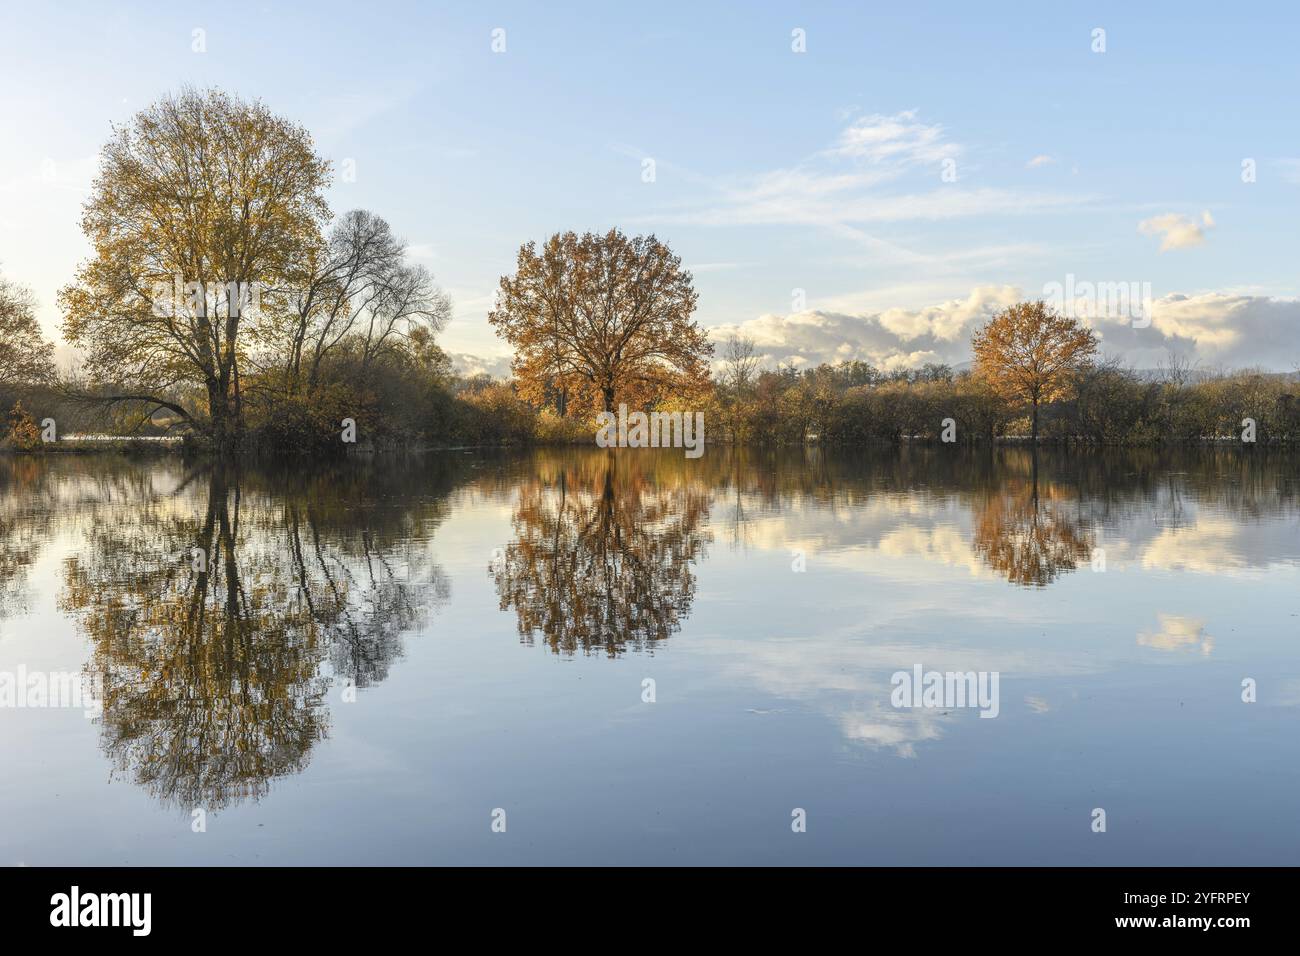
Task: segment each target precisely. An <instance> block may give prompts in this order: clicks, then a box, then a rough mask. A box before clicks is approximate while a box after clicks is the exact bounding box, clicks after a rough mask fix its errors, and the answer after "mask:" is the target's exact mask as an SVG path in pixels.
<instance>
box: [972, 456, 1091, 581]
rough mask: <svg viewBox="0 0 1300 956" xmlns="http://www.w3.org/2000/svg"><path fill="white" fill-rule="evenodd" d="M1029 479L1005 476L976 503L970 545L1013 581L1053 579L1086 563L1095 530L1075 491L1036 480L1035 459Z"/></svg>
mask: <svg viewBox="0 0 1300 956" xmlns="http://www.w3.org/2000/svg"><path fill="white" fill-rule="evenodd" d="M1032 469H1033V470H1032V475H1031V476H1030V477H1029V479H1028V480H1026V479H1024V478H1022V477H1015V476H1008V477H1007V478H1005V479H1004V480H1003V482H1002V483H1001V484H1000V485H999V486H998V487H997V488H996V489H995V490H991V491H990V492H988V493H987V494H985V495H984V496H983V497H982V499H981V501H980V503H978V504H977V505H976V515H975V531H974V548H975V551H976V553H977V554H979V555H980V557H982V558H983V559H984V561H985V562H986V563H987V564H988V565H989V567H991V568H992V569H993V570H994V571H997V572H998V573H999V574H1001V575H1004V576H1005V577H1006V578H1007V580H1008V581H1011V582H1012V583H1013V584H1023V585H1036V586H1039V587H1042V586H1045V585H1048V584H1051V583H1052V582H1053V581H1055V580H1056V579H1057V578H1058V577H1060V575H1061V574H1063V573H1065V572H1067V571H1073V570H1075V569H1076V568H1077V567H1078V566H1079V564H1080V562H1083V563H1087V561H1088V560H1089V558H1090V556H1091V554H1092V548H1093V545H1094V543H1095V540H1096V539H1095V536H1094V535H1093V532H1092V531H1091V529H1090V528H1088V527H1087V526H1086V525H1085V524H1084V523H1083V522H1082V521H1081V520H1080V517H1079V513H1078V509H1079V499H1078V496H1077V495H1075V494H1072V493H1071V492H1069V491H1068V490H1067V489H1066V488H1064V487H1063V486H1061V485H1057V484H1054V483H1052V482H1045V483H1040V482H1039V480H1038V462H1037V460H1035V461H1034V462H1033V465H1032Z"/></svg>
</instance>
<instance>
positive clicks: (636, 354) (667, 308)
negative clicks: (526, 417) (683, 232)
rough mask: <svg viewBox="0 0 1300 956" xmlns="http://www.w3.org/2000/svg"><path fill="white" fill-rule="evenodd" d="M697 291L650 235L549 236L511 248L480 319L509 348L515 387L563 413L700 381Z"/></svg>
mask: <svg viewBox="0 0 1300 956" xmlns="http://www.w3.org/2000/svg"><path fill="white" fill-rule="evenodd" d="M698 298H699V297H698V295H697V293H696V292H695V289H694V287H693V285H692V282H691V275H690V273H689V272H685V271H684V270H683V269H682V267H681V259H680V258H679V257H677V256H675V255H673V253H672V251H671V250H670V249H669V248H668V247H667V246H666V245H664V244H663V243H661V242H660V241H659V240H658V239H656V238H655V237H654V236H637V237H636V238H633V239H629V238H628V237H627V236H625V235H624V234H623V233H622V232H620V231H618V230H616V229H611V230H610V231H609V232H607V233H605V234H604V235H598V234H595V233H585V234H584V235H582V236H578V235H577V234H575V233H573V232H566V233H556V234H555V235H553V236H551V237H550V238H549V239H547V240H546V242H545V244H544V245H543V246H542V248H541V251H540V252H539V251H538V249H537V246H536V245H535V244H534V243H531V242H530V243H527V244H525V245H524V246H522V247H521V248H520V250H519V257H518V260H517V265H516V271H515V274H514V275H513V276H504V277H502V279H501V285H500V291H499V298H498V303H497V307H496V308H495V309H494V310H493V311H492V312H491V314H490V315H489V316H488V321H490V322H491V323H492V324H493V326H495V327H496V330H497V333H498V334H499V335H501V336H502V337H503V338H505V339H506V340H507V341H508V342H509V343H510V344H511V345H512V346H513V347H514V349H515V355H516V358H515V363H514V372H515V377H516V379H517V380H518V382H519V386H520V393H521V394H523V395H525V396H527V397H528V398H529V399H530V400H532V401H535V402H537V403H539V404H541V403H552V402H553V403H554V404H555V405H556V407H557V408H558V409H561V410H563V411H566V412H573V411H584V412H585V411H594V410H598V409H609V408H613V407H615V406H616V405H617V404H618V403H619V402H627V403H628V404H636V405H642V404H650V403H653V402H655V401H658V400H660V399H662V398H664V397H666V396H669V395H673V394H677V393H680V392H681V391H682V390H683V389H684V388H688V389H689V388H699V387H700V385H701V383H706V382H707V380H708V364H707V363H708V357H709V356H710V355H711V354H712V351H713V348H712V345H711V344H710V343H709V341H708V338H707V336H706V335H705V333H704V330H703V329H701V328H700V327H699V326H698V325H696V324H695V322H693V321H692V320H691V315H692V313H693V312H694V311H695V306H696V303H697V301H698Z"/></svg>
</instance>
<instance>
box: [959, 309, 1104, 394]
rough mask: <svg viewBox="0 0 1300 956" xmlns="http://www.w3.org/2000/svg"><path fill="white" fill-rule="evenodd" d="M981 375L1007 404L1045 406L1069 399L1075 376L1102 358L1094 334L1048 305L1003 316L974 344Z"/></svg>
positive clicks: (976, 339)
mask: <svg viewBox="0 0 1300 956" xmlns="http://www.w3.org/2000/svg"><path fill="white" fill-rule="evenodd" d="M971 348H972V350H973V351H974V353H975V372H976V374H977V375H978V376H979V377H980V378H981V379H983V380H984V381H986V382H988V384H989V385H990V386H991V387H992V388H993V389H994V390H995V391H996V392H997V393H998V394H999V395H1000V396H1002V397H1003V398H1007V399H1012V400H1018V401H1019V400H1023V401H1029V402H1032V403H1034V404H1035V405H1037V404H1038V403H1040V402H1045V401H1047V402H1050V401H1056V400H1058V399H1061V398H1064V397H1065V396H1066V395H1068V394H1069V392H1070V389H1071V388H1072V383H1073V379H1074V375H1075V374H1076V373H1077V372H1078V371H1079V370H1080V369H1082V368H1083V367H1085V366H1086V365H1087V364H1088V363H1089V362H1090V361H1091V360H1092V357H1093V356H1094V355H1095V354H1096V351H1097V340H1096V336H1095V335H1094V334H1093V332H1092V330H1091V329H1088V328H1085V327H1083V326H1081V325H1080V324H1079V323H1078V322H1077V321H1076V320H1074V319H1072V318H1068V317H1065V316H1062V315H1059V314H1057V313H1056V312H1054V311H1053V310H1052V309H1050V308H1049V307H1048V306H1047V305H1045V304H1044V303H1043V302H1041V301H1040V302H1021V303H1019V304H1017V305H1013V306H1011V307H1010V308H1008V309H1006V310H1005V311H1003V312H1002V313H1001V314H999V315H998V316H997V317H996V318H995V319H993V320H992V321H991V322H990V323H989V324H988V325H986V326H985V327H984V328H983V329H981V330H979V331H978V332H976V333H975V336H974V338H973V340H972V342H971Z"/></svg>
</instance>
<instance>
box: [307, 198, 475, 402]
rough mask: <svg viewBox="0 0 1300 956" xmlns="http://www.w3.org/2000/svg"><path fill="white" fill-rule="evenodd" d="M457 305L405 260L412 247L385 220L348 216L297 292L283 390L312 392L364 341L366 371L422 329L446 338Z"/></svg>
mask: <svg viewBox="0 0 1300 956" xmlns="http://www.w3.org/2000/svg"><path fill="white" fill-rule="evenodd" d="M450 314H451V302H450V300H449V299H448V298H447V296H446V294H445V293H443V291H442V290H441V289H440V288H439V287H438V286H437V285H436V284H435V283H434V281H433V276H432V275H431V274H430V273H429V270H428V269H426V268H425V267H424V266H421V265H416V264H412V263H410V262H409V261H408V260H407V255H406V245H405V243H404V242H403V241H402V240H401V239H398V238H397V237H396V236H395V235H394V234H393V231H392V228H391V227H390V226H389V225H388V223H387V222H386V221H385V220H384V219H382V218H381V217H379V216H377V215H375V214H374V213H372V212H367V211H366V210H364V209H354V210H352V211H351V212H349V213H347V214H345V215H344V216H343V217H342V218H341V219H340V220H339V222H338V223H337V224H336V225H335V226H334V228H333V230H332V231H331V232H330V238H329V242H328V243H327V245H326V247H325V249H324V250H323V252H322V253H321V255H320V257H319V260H318V261H317V262H316V263H314V264H313V268H312V273H311V277H310V280H309V281H308V283H307V285H306V287H305V288H303V289H301V290H298V291H296V292H294V293H292V310H291V312H290V315H289V318H288V329H287V338H288V348H287V355H286V357H285V358H284V379H285V387H286V388H287V389H293V388H295V387H298V386H302V387H305V388H307V389H309V390H310V389H311V388H312V387H313V386H315V385H316V383H317V382H318V380H319V378H320V373H321V366H322V363H323V362H324V361H325V359H326V357H327V356H328V355H329V353H330V352H331V351H333V350H334V349H336V348H337V347H338V346H339V345H340V344H341V343H343V342H345V341H349V340H355V341H357V342H358V343H359V345H360V348H359V350H358V351H359V353H360V356H361V364H362V368H367V367H369V366H370V365H372V364H373V363H374V362H375V361H376V360H377V359H379V358H380V357H381V356H382V355H383V354H384V353H385V352H386V351H387V350H388V349H389V348H390V347H392V346H393V345H394V344H396V342H397V341H398V340H399V339H401V338H403V337H405V336H408V335H410V334H411V333H412V332H413V331H414V330H416V329H418V328H423V329H425V330H427V331H429V332H440V331H442V329H443V327H444V326H445V325H446V323H447V319H448V318H449V316H450Z"/></svg>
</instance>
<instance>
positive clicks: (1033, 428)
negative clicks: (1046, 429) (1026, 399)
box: [1030, 398, 1038, 445]
mask: <svg viewBox="0 0 1300 956" xmlns="http://www.w3.org/2000/svg"><path fill="white" fill-rule="evenodd" d="M1030 434H1031V436H1032V438H1033V443H1034V444H1035V445H1037V444H1038V399H1036V398H1035V399H1034V414H1033V424H1032V425H1031V426H1030Z"/></svg>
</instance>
